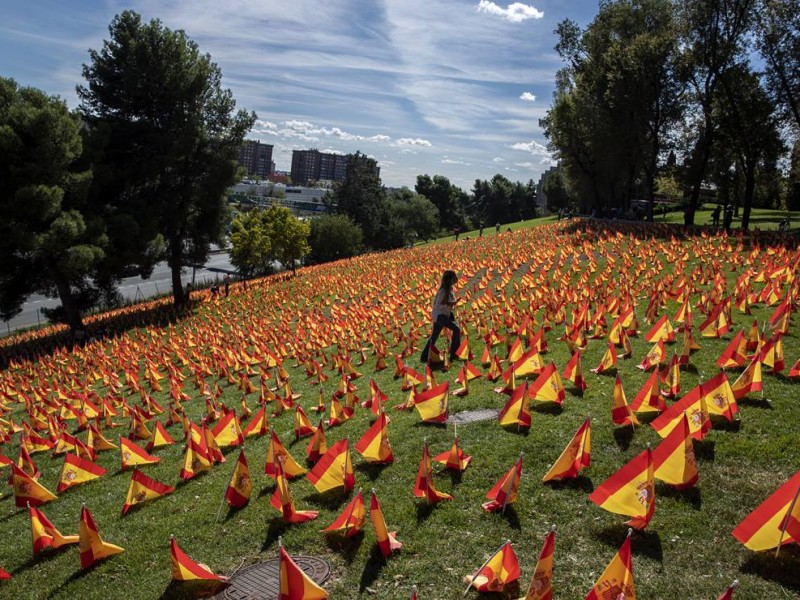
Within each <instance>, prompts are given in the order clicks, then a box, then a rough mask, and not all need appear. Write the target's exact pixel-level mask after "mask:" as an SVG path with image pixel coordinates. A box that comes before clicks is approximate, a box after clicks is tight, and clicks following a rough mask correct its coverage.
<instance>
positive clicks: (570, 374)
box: [561, 350, 587, 392]
mask: <svg viewBox="0 0 800 600" xmlns="http://www.w3.org/2000/svg"><path fill="white" fill-rule="evenodd" d="M561 376H562V377H563V378H564V379H566V380H567V381H571V382H572V383H573V384H574V385H575V387H576V388H577V389H578V390H580V391H581V392H583V391H585V390H586V387H587V386H586V381H585V380H584V379H583V368H582V365H581V353H580V351H579V350H576V351H575V352H573V353H572V356H571V357H570V359H569V361H567V365H566V366H565V367H564V372H563V373H562V374H561Z"/></svg>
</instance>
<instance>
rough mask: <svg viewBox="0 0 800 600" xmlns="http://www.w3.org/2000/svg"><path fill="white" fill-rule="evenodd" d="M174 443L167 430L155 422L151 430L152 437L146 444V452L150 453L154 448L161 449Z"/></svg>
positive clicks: (158, 422)
mask: <svg viewBox="0 0 800 600" xmlns="http://www.w3.org/2000/svg"><path fill="white" fill-rule="evenodd" d="M174 443H175V440H173V439H172V436H171V435H170V434H169V432H168V431H167V428H166V427H164V425H162V423H161V421H156V426H155V427H154V428H153V437H151V438H150V441H149V442H147V451H148V452H152V451H153V449H154V448H161V447H162V446H169V445H170V444H174Z"/></svg>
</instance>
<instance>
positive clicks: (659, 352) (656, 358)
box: [638, 340, 667, 371]
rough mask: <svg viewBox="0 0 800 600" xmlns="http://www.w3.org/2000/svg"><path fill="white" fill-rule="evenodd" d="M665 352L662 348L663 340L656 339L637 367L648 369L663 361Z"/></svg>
mask: <svg viewBox="0 0 800 600" xmlns="http://www.w3.org/2000/svg"><path fill="white" fill-rule="evenodd" d="M666 354H667V352H666V350H665V349H664V340H658V341H657V342H656V344H655V345H654V346H653V347H652V348H650V352H648V353H647V355H646V356H645V357H644V359H643V360H642V362H641V363H640V364H639V365H638V368H639V369H641V370H642V371H649V370H650V369H652V368H653V367H657V366H658V365H660V364H661V363H663V362H664V357H665V356H666Z"/></svg>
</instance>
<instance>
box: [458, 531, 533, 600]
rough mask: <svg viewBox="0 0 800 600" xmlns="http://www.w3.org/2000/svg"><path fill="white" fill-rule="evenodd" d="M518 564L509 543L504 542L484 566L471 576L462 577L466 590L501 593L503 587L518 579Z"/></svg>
mask: <svg viewBox="0 0 800 600" xmlns="http://www.w3.org/2000/svg"><path fill="white" fill-rule="evenodd" d="M519 576H520V571H519V562H518V561H517V555H516V554H514V549H513V548H512V547H511V542H510V541H506V543H505V544H503V545H502V546H501V547H500V548H499V549H498V550H497V551H496V552H495V553H494V554H492V556H491V557H489V560H487V561H486V562H485V563H484V565H483V566H482V567H481V568H480V569H478V570H477V571H475V572H474V573H473V574H472V575H467V576H466V577H464V582H465V583H467V584H468V586H467V589H469V588H470V587H474V588H475V589H476V590H478V591H479V592H502V591H503V589H504V588H505V586H507V585H509V584H511V583H514V582H515V581H516V580H517V579H519Z"/></svg>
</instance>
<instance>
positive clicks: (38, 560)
mask: <svg viewBox="0 0 800 600" xmlns="http://www.w3.org/2000/svg"><path fill="white" fill-rule="evenodd" d="M68 548H75V545H73V544H70V545H68V546H61V548H56V549H55V550H53V549H52V548H46V549H45V550H42V551H41V552H39V553H37V554H36V556H31V557H30V558H28V560H26V561H25V562H24V563H22V564H21V565H20V566H18V567H17V568H16V569H14V570H13V571H11V574H12V575H16V574H17V573H22V572H23V571H26V570H27V569H30V568H31V567H36V566H40V565H43V564H44V563H46V562H49V561H51V560H53V559H54V558H55V557H56V556H58V555H59V554H61V551H62V550H66V549H68Z"/></svg>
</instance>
